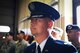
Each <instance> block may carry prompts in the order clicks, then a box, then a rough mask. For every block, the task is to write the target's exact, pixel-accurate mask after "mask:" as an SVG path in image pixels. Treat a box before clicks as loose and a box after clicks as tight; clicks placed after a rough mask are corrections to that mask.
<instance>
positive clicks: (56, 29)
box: [51, 27, 63, 40]
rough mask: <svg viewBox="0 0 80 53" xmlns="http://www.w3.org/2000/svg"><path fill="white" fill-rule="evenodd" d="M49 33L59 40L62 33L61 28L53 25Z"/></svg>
mask: <svg viewBox="0 0 80 53" xmlns="http://www.w3.org/2000/svg"><path fill="white" fill-rule="evenodd" d="M51 35H52V37H53V39H56V40H61V37H62V35H63V30H62V29H61V28H59V27H54V28H53V29H52V30H51Z"/></svg>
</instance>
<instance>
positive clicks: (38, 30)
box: [30, 18, 48, 35]
mask: <svg viewBox="0 0 80 53" xmlns="http://www.w3.org/2000/svg"><path fill="white" fill-rule="evenodd" d="M30 29H31V33H32V34H33V35H38V34H42V33H45V32H46V31H47V29H48V21H47V19H46V18H32V19H31V26H30Z"/></svg>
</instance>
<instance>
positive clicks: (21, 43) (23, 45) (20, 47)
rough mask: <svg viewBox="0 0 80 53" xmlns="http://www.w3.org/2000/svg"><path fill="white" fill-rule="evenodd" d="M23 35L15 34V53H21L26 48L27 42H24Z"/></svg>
mask: <svg viewBox="0 0 80 53" xmlns="http://www.w3.org/2000/svg"><path fill="white" fill-rule="evenodd" d="M24 36H25V33H24V32H23V31H20V33H19V34H17V37H18V40H19V41H18V42H17V44H16V51H15V52H16V53H23V51H24V49H25V48H26V47H27V46H28V42H27V41H26V40H24Z"/></svg>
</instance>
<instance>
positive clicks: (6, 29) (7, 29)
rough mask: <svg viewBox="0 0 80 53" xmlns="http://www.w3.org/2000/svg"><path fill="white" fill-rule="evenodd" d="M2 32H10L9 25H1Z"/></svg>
mask: <svg viewBox="0 0 80 53" xmlns="http://www.w3.org/2000/svg"><path fill="white" fill-rule="evenodd" d="M0 32H10V27H9V26H0Z"/></svg>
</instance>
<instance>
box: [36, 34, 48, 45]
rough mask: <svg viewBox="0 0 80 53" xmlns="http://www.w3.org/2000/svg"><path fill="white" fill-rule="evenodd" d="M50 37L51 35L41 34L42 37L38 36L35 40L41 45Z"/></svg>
mask: <svg viewBox="0 0 80 53" xmlns="http://www.w3.org/2000/svg"><path fill="white" fill-rule="evenodd" d="M48 36H49V34H48V33H47V34H41V35H36V37H35V40H36V41H37V42H38V43H39V44H40V43H41V42H43V41H44V40H45V39H46V38H47V37H48Z"/></svg>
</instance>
